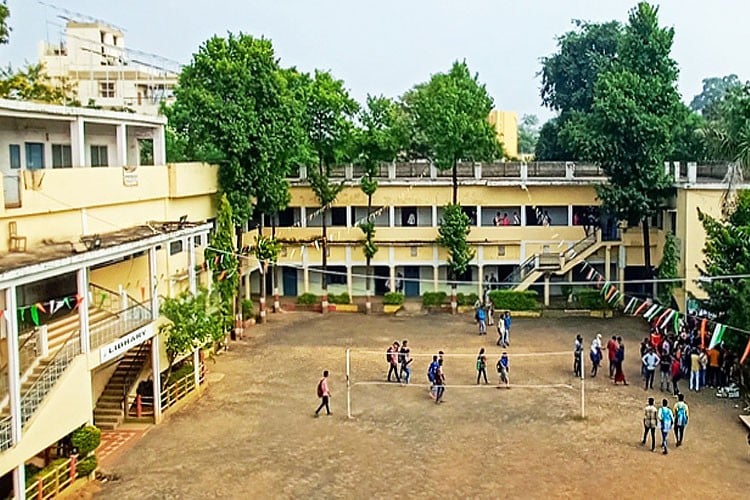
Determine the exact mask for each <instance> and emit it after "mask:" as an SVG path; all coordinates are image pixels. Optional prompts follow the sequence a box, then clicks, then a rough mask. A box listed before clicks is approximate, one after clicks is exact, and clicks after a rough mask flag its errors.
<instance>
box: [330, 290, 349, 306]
mask: <svg viewBox="0 0 750 500" xmlns="http://www.w3.org/2000/svg"><path fill="white" fill-rule="evenodd" d="M328 302H330V303H331V304H350V303H351V302H352V301H351V298H350V297H349V294H348V293H346V292H344V293H340V294H338V295H337V294H335V293H329V294H328Z"/></svg>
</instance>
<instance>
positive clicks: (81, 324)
mask: <svg viewBox="0 0 750 500" xmlns="http://www.w3.org/2000/svg"><path fill="white" fill-rule="evenodd" d="M88 274H89V273H88V268H85V267H83V268H81V269H79V270H78V272H77V273H76V283H77V293H78V296H79V297H82V298H81V303H80V304H79V306H78V328H79V329H80V330H81V335H80V340H81V352H83V353H86V352H89V346H90V345H91V332H90V328H89V326H90V325H89V276H88Z"/></svg>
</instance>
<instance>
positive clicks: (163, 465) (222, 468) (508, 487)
mask: <svg viewBox="0 0 750 500" xmlns="http://www.w3.org/2000/svg"><path fill="white" fill-rule="evenodd" d="M597 332H601V333H602V334H603V336H604V340H605V341H606V339H607V338H608V336H610V335H612V334H618V335H622V336H623V337H624V338H625V339H626V366H625V371H626V374H627V376H628V379H629V381H630V382H631V385H630V386H628V387H623V386H617V387H615V386H612V385H611V383H610V380H609V378H608V373H607V372H606V370H605V372H604V373H602V372H600V374H599V376H597V377H596V378H590V377H588V376H587V378H586V412H587V415H586V418H585V419H584V420H581V419H580V418H579V415H580V381H579V380H576V379H574V378H573V376H572V343H573V338H574V336H575V334H576V333H581V334H582V335H583V336H584V339H585V341H586V342H587V343H588V342H590V341H591V339H592V338H593V336H594V335H595V334H596V333H597ZM250 333H251V336H250V338H247V337H246V338H245V340H243V341H241V342H237V343H235V344H233V345H232V349H231V350H230V351H229V352H228V353H226V354H224V355H221V356H219V357H218V358H217V360H216V364H211V363H209V370H210V372H213V374H214V375H216V374H218V373H220V374H224V377H223V378H222V379H221V380H220V381H217V382H214V383H212V384H210V385H209V387H208V388H207V389H206V390H205V392H204V394H203V396H202V397H201V398H200V399H199V400H197V401H195V402H194V403H192V404H190V405H189V406H187V407H185V408H184V409H182V410H179V411H178V412H177V413H175V414H173V415H171V416H169V417H168V418H167V419H166V421H165V422H164V423H163V424H162V425H159V426H157V427H155V428H154V429H153V430H152V431H150V432H149V433H148V434H147V435H146V436H145V437H144V438H143V439H142V440H141V441H139V442H138V443H137V444H136V445H135V446H134V447H133V448H132V449H131V450H130V451H128V452H127V453H124V454H123V455H122V456H121V457H119V459H118V460H117V461H116V462H115V463H114V465H113V466H112V467H111V470H110V471H109V472H112V473H114V474H116V475H118V476H119V479H118V480H116V481H112V482H109V483H105V484H103V485H101V490H100V491H99V493H98V494H97V495H96V496H97V498H98V497H101V498H117V499H127V498H133V499H135V498H137V499H143V498H216V497H218V498H393V497H397V498H405V497H413V496H419V497H438V496H442V497H447V498H465V497H471V498H496V497H500V496H503V497H510V498H549V497H554V498H560V497H562V498H581V497H583V496H585V497H586V498H608V499H609V498H637V497H641V498H643V497H646V496H657V495H658V496H661V497H666V496H667V495H668V496H670V497H675V496H678V495H679V498H717V497H719V495H721V496H722V497H723V498H747V495H748V493H747V492H748V491H749V490H750V475H749V474H747V471H748V469H749V468H750V459H749V456H748V444H747V442H746V438H745V436H746V432H745V430H744V428H743V427H742V425H741V424H740V423H739V421H738V418H737V414H738V412H739V410H737V409H735V408H734V406H735V403H737V402H736V401H726V400H719V399H717V398H715V397H714V396H713V395H712V393H711V391H710V390H706V391H701V392H700V393H698V394H696V393H692V392H691V393H688V395H687V402H688V403H689V405H690V417H691V418H690V423H689V425H688V427H687V430H686V436H685V442H684V445H683V447H680V448H679V449H674V448H673V447H672V448H671V450H670V453H669V455H667V456H664V455H662V454H660V453H658V444H657V453H651V452H650V449H649V448H648V447H641V444H640V439H641V434H642V423H641V422H642V408H643V406H644V405H645V400H646V398H647V397H648V396H649V395H653V396H655V397H656V398H657V401H660V400H661V399H662V397H667V398H668V399H669V402H670V406H672V405H673V404H674V401H675V400H674V398H672V397H670V396H668V395H667V394H666V393H660V392H659V391H658V390H657V391H655V392H653V391H648V392H646V391H644V389H643V387H642V385H640V378H639V366H640V365H639V360H638V358H637V351H638V340H639V339H640V338H642V336H643V334H644V323H643V321H642V320H637V319H630V318H620V319H614V320H598V319H589V318H566V319H516V320H515V321H514V323H513V329H512V332H511V343H512V345H511V347H510V348H509V349H508V352H509V354H510V355H511V377H512V378H511V382H513V383H515V384H519V385H554V384H570V386H571V387H570V388H567V387H550V388H545V387H521V386H519V387H514V388H512V389H511V390H504V389H503V390H498V389H496V388H494V387H491V386H487V387H484V386H482V387H479V388H477V387H476V386H475V385H474V383H475V382H476V371H475V356H476V353H477V351H478V349H479V348H480V347H486V348H487V349H488V351H489V366H490V368H491V369H490V370H489V375H490V377H491V378H490V382H491V383H495V382H496V375H495V373H494V370H493V369H492V368H494V364H495V362H496V361H497V358H498V357H499V353H500V348H499V347H496V346H495V339H496V337H495V335H494V331H492V330H491V331H490V334H489V335H488V336H486V337H479V336H477V335H476V333H475V327H474V325H473V323H472V321H471V316H470V315H463V316H457V317H452V316H449V315H447V314H444V315H432V316H418V317H386V316H380V315H376V316H370V317H366V316H364V315H355V314H343V313H337V314H330V315H328V316H326V317H323V316H321V315H316V314H313V313H294V314H286V315H274V316H272V323H270V324H268V325H265V326H262V327H260V326H259V327H256V328H254V329H253V330H251V331H250ZM403 338H408V339H409V343H410V345H411V348H412V353H414V354H415V355H418V354H432V353H435V352H437V350H438V349H442V350H444V351H445V352H446V353H448V354H455V353H465V354H469V355H470V356H469V357H458V356H455V357H451V356H448V357H447V358H446V361H445V373H446V378H447V382H448V384H449V385H450V384H457V385H466V386H467V387H448V388H447V390H446V393H445V403H444V404H441V405H436V404H434V403H433V401H432V400H431V399H430V398H429V395H428V391H427V389H426V388H425V387H421V386H418V384H424V383H425V382H426V370H427V365H428V360H427V358H425V357H416V358H415V368H414V373H413V382H415V385H414V386H412V387H402V386H400V385H398V384H395V383H394V384H389V385H388V384H383V385H354V386H353V387H352V409H353V413H354V418H353V419H351V420H349V419H348V418H347V416H346V382H345V354H344V353H345V349H346V347H351V348H352V349H353V354H352V381H353V382H374V381H383V380H384V378H385V374H386V371H387V370H386V368H387V366H386V364H385V360H384V359H385V355H384V351H385V349H386V347H387V345H388V344H389V343H391V342H393V341H394V340H399V341H400V340H402V339H403ZM368 350H369V351H373V350H374V351H375V352H374V353H373V354H366V353H364V352H363V351H368ZM555 351H568V352H569V353H570V354H566V355H563V356H533V357H522V356H517V357H515V358H514V357H513V355H514V354H521V353H529V352H555ZM587 361H588V360H587ZM323 369H328V370H330V371H331V383H330V385H331V390H332V392H333V396H332V410H333V412H334V415H333V416H331V417H326V416H322V417H320V418H314V417H313V411H314V410H315V408H316V407H317V404H318V400H317V399H316V397H315V396H316V395H315V386H316V383H317V381H318V379H319V377H320V374H321V372H322V370H323ZM670 445H671V446H673V436H670ZM743 492H744V493H743Z"/></svg>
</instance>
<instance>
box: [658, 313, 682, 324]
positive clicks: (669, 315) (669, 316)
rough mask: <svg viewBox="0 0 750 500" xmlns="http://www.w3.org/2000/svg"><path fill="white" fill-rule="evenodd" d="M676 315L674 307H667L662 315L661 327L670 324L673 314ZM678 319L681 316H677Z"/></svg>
mask: <svg viewBox="0 0 750 500" xmlns="http://www.w3.org/2000/svg"><path fill="white" fill-rule="evenodd" d="M674 315H675V311H674V309H667V312H666V313H665V314H662V315H661V317H662V318H663V320H662V321H661V322H660V323H659V327H660V328H666V327H667V325H668V324H669V321H670V320H671V319H672V316H674ZM677 319H679V316H677Z"/></svg>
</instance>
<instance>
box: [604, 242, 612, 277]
mask: <svg viewBox="0 0 750 500" xmlns="http://www.w3.org/2000/svg"><path fill="white" fill-rule="evenodd" d="M611 252H612V248H611V247H610V246H609V245H607V246H606V247H604V279H605V280H606V281H609V280H610V279H612V272H611V268H612V255H611Z"/></svg>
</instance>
